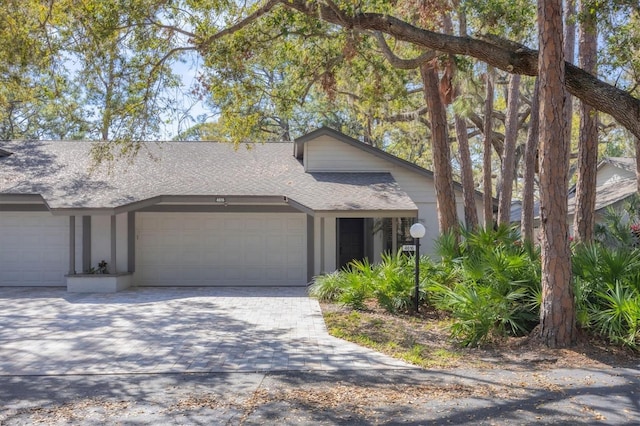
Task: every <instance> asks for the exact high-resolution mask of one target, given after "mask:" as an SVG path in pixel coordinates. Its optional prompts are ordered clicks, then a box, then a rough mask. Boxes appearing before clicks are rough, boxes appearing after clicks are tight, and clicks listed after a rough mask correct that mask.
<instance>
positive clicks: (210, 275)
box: [134, 212, 307, 286]
mask: <svg viewBox="0 0 640 426" xmlns="http://www.w3.org/2000/svg"><path fill="white" fill-rule="evenodd" d="M306 238H307V237H306V215H305V214H301V213H165V212H162V213H159V212H153V213H152V212H145V213H137V214H136V241H135V245H136V250H135V252H136V262H135V263H136V271H135V275H134V282H135V283H136V284H137V285H140V286H302V285H305V284H306V282H307V269H306V265H307V253H306V244H307V243H306Z"/></svg>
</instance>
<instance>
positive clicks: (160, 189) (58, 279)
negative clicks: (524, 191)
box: [0, 128, 482, 291]
mask: <svg viewBox="0 0 640 426" xmlns="http://www.w3.org/2000/svg"><path fill="white" fill-rule="evenodd" d="M92 145H93V143H92V142H64V141H48V142H41V141H12V142H8V143H3V145H2V146H1V147H0V148H1V149H2V151H0V285H1V286H68V288H69V290H73V289H79V290H87V289H88V290H93V291H116V290H119V289H122V288H125V287H127V286H130V285H136V286H208V285H214V286H302V285H306V284H307V283H308V282H309V281H310V280H311V278H312V277H313V276H314V275H317V274H320V273H323V272H330V271H334V270H336V269H338V268H340V267H341V266H343V265H345V264H346V263H347V262H348V261H349V260H351V259H355V258H363V257H365V256H367V257H369V258H370V259H372V260H373V261H375V260H378V259H380V254H381V253H383V252H384V251H385V250H397V249H398V247H399V246H400V245H401V244H403V243H405V242H406V240H407V239H408V238H409V237H408V227H409V226H410V225H411V224H412V223H413V222H414V221H418V220H419V221H420V222H422V223H423V224H424V225H425V226H426V228H427V235H426V237H425V239H424V245H425V251H426V252H429V251H430V250H431V249H432V240H433V238H435V237H436V236H437V235H438V229H437V214H436V199H435V192H434V187H433V174H432V173H431V172H430V171H428V170H425V169H423V168H421V167H418V166H416V165H415V164H412V163H409V162H406V161H404V160H401V159H399V158H397V157H394V156H392V155H390V154H387V153H385V152H383V151H381V150H379V149H376V148H374V147H372V146H370V145H366V144H364V143H362V142H359V141H358V140H356V139H352V138H350V137H347V136H345V135H344V134H341V133H339V132H336V131H334V130H331V129H328V128H321V129H318V130H316V131H314V132H312V133H310V134H307V135H306V136H303V137H301V138H299V139H297V140H296V141H295V142H294V143H269V144H249V145H245V144H243V145H240V146H239V147H238V148H237V149H234V147H233V146H231V145H229V144H223V143H205V142H162V143H154V142H149V143H145V144H143V147H142V149H141V151H140V153H139V154H138V155H137V157H135V158H134V160H133V161H120V162H116V163H115V164H113V165H112V167H111V168H109V167H106V166H104V165H101V166H99V167H97V168H96V169H95V170H93V171H91V170H90V169H91V164H92V163H91V158H90V155H89V152H90V149H91V147H92ZM456 190H457V191H459V192H458V196H459V198H460V201H461V196H462V194H461V191H460V187H459V186H457V187H456ZM481 202H482V200H481V197H478V207H479V208H481ZM459 204H460V205H461V204H462V203H461V202H460V203H459ZM461 208H462V207H460V209H461ZM460 213H461V212H460ZM103 260H104V261H106V262H107V269H108V271H109V272H110V275H109V277H108V278H109V279H110V280H111V282H110V283H108V284H104V285H103V284H99V285H98V284H95V282H97V281H91V280H90V281H89V282H88V283H87V282H85V281H86V280H85V279H87V276H86V275H85V273H86V272H87V271H89V270H90V269H91V268H96V267H97V265H98V264H99V263H100V262H101V261H103ZM104 278H107V277H104ZM83 280H85V281H83ZM104 282H107V281H104ZM87 286H88V287H87Z"/></svg>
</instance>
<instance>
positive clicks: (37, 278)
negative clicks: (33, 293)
mask: <svg viewBox="0 0 640 426" xmlns="http://www.w3.org/2000/svg"><path fill="white" fill-rule="evenodd" d="M68 247H69V218H68V217H59V216H52V215H51V213H48V212H0V265H1V266H2V269H1V271H0V286H64V285H66V281H65V274H66V273H67V272H68V271H67V268H68V264H69V262H68V259H69V257H68V256H69V249H68Z"/></svg>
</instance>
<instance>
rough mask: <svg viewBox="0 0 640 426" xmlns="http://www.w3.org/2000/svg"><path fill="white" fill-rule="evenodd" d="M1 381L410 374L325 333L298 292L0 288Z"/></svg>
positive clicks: (316, 312)
mask: <svg viewBox="0 0 640 426" xmlns="http://www.w3.org/2000/svg"><path fill="white" fill-rule="evenodd" d="M0 324H2V327H1V328H0V376H1V375H65V374H67V375H69V374H71V375H73V374H135V373H149V374H159V373H210V372H255V371H301V370H342V369H346V370H353V369H359V368H362V369H367V370H368V369H385V370H386V369H393V368H412V367H411V366H409V365H408V364H405V363H403V362H401V361H398V360H395V359H393V358H391V357H387V356H385V355H382V354H380V353H377V352H375V351H372V350H369V349H366V348H363V347H361V346H358V345H356V344H353V343H350V342H346V341H343V340H341V339H336V338H334V337H331V336H329V334H328V333H327V329H326V327H325V324H324V320H323V319H322V313H321V311H320V306H319V305H318V302H317V301H316V300H313V299H309V298H308V297H307V295H306V288H194V287H192V288H139V289H133V290H129V291H123V292H120V293H112V294H76V293H67V292H66V290H65V289H62V288H55V289H51V288H0Z"/></svg>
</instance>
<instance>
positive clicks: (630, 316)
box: [573, 242, 640, 347]
mask: <svg viewBox="0 0 640 426" xmlns="http://www.w3.org/2000/svg"><path fill="white" fill-rule="evenodd" d="M573 274H574V280H575V286H574V288H575V295H576V307H577V320H578V324H580V325H581V326H583V327H585V328H591V329H593V330H594V331H596V332H598V333H600V334H602V335H604V336H605V337H607V338H608V339H609V340H611V341H612V342H615V343H622V344H624V345H627V346H631V347H636V346H637V344H638V339H639V338H640V336H639V335H638V328H639V327H640V250H639V249H637V248H631V247H630V248H627V249H624V248H622V247H611V246H607V245H605V244H604V243H601V242H597V243H595V244H592V245H578V246H576V247H575V248H574V255H573Z"/></svg>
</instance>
